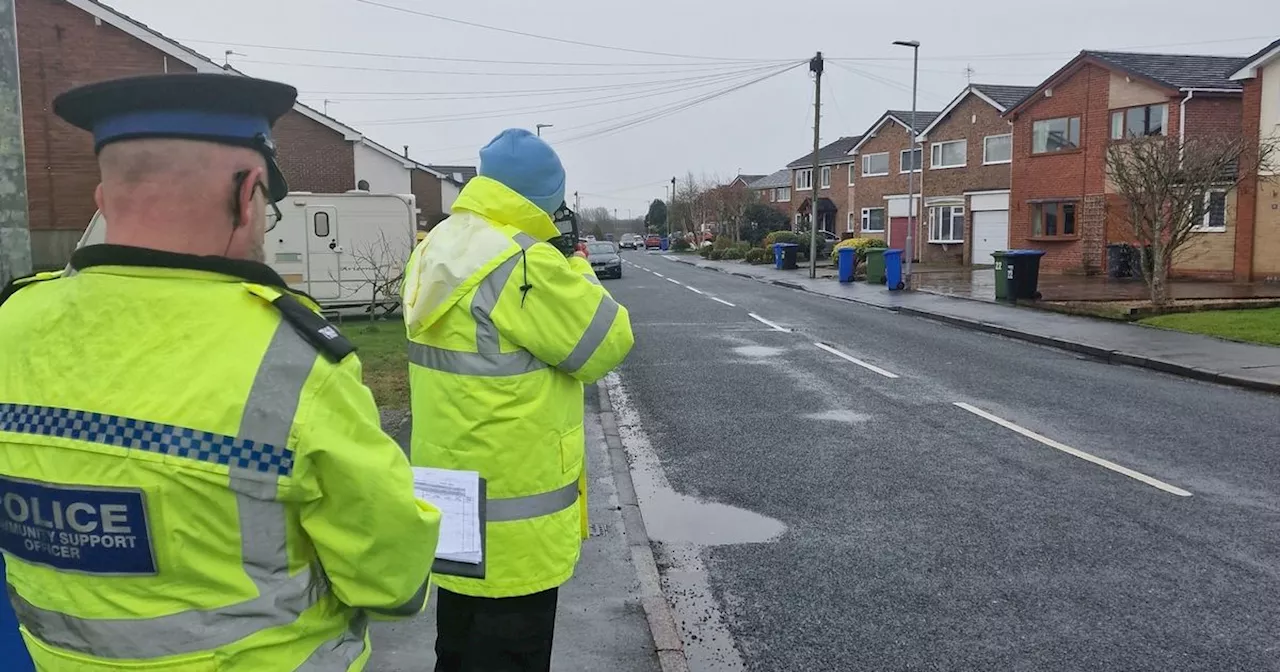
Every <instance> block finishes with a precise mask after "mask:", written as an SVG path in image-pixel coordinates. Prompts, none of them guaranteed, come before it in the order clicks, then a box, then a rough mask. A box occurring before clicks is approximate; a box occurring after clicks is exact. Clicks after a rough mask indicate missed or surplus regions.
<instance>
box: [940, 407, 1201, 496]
mask: <svg viewBox="0 0 1280 672" xmlns="http://www.w3.org/2000/svg"><path fill="white" fill-rule="evenodd" d="M955 405H956V406H959V407H960V408H963V409H964V410H966V411H969V412H970V413H972V414H974V415H976V416H978V417H980V418H983V419H985V420H990V421H991V422H994V423H996V424H997V425H1000V426H1001V427H1004V428H1005V429H1012V430H1013V431H1015V432H1017V433H1019V434H1021V435H1023V436H1025V437H1027V438H1029V439H1035V440H1036V441H1039V442H1040V443H1043V444H1044V445H1046V446H1049V447H1050V448H1053V449H1055V450H1060V451H1062V452H1064V453H1066V454H1068V455H1072V456H1075V457H1078V458H1080V459H1082V460H1084V461H1086V462H1092V463H1094V464H1096V465H1098V466H1100V467H1105V468H1107V469H1110V470H1111V471H1114V472H1116V473H1118V474H1124V475H1125V476H1128V477H1129V478H1132V479H1134V480H1135V481H1141V482H1143V483H1146V484H1147V485H1149V486H1151V487H1153V488H1158V489H1160V490H1164V491H1165V492H1167V493H1169V494H1173V495H1177V496H1179V497H1190V496H1191V493H1190V492H1187V491H1186V490H1183V489H1182V488H1179V487H1176V486H1172V485H1169V484H1168V483H1165V482H1164V481H1161V480H1159V479H1155V478H1152V477H1150V476H1148V475H1146V474H1143V473H1140V472H1137V471H1134V470H1132V469H1130V468H1128V467H1122V466H1120V465H1118V464H1116V463H1115V462H1112V461H1110V460H1105V459H1103V458H1101V457H1098V456H1096V455H1090V454H1089V453H1086V452H1084V451H1083V450H1077V449H1075V448H1072V447H1071V446H1068V445H1066V444H1064V443H1059V442H1057V441H1054V440H1053V439H1051V438H1049V437H1047V436H1044V435H1042V434H1037V433H1035V432H1033V431H1031V430H1029V429H1027V428H1026V427H1022V426H1019V425H1016V424H1014V423H1012V422H1009V421H1008V420H1005V419H1004V418H1001V417H999V416H995V415H992V414H990V413H988V412H986V411H984V410H982V409H980V408H977V407H975V406H971V405H969V404H966V403H964V402H963V401H957V402H955Z"/></svg>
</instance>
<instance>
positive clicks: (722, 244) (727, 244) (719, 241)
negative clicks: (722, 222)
mask: <svg viewBox="0 0 1280 672" xmlns="http://www.w3.org/2000/svg"><path fill="white" fill-rule="evenodd" d="M711 246H712V247H714V248H716V249H717V250H727V249H729V248H731V247H733V239H732V238H730V237H729V236H726V235H724V234H720V235H718V236H716V239H715V242H713V243H711Z"/></svg>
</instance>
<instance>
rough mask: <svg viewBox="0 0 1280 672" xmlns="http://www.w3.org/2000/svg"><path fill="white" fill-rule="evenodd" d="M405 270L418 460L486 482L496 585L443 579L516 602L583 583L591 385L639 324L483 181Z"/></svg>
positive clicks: (474, 183) (540, 221)
mask: <svg viewBox="0 0 1280 672" xmlns="http://www.w3.org/2000/svg"><path fill="white" fill-rule="evenodd" d="M453 211H454V213H455V214H454V215H453V216H452V217H450V218H449V219H446V220H445V221H443V222H441V223H440V224H439V225H438V226H436V228H435V229H433V230H432V231H431V233H430V234H428V235H427V238H426V240H424V241H423V242H422V243H420V244H419V245H418V247H417V248H416V249H415V250H414V252H413V255H412V256H411V257H410V259H409V265H408V269H407V271H406V274H405V286H404V290H403V300H404V305H405V310H404V316H405V323H406V325H407V329H408V336H409V341H410V345H409V360H410V374H409V384H410V388H411V390H412V394H411V396H412V399H413V404H412V407H413V439H412V443H411V446H412V461H413V463H414V464H415V465H420V466H433V467H441V468H446V469H465V470H474V471H478V472H480V475H481V476H483V477H484V478H485V479H487V481H488V483H487V487H488V499H487V509H488V510H487V515H488V524H487V526H486V533H487V535H488V536H487V541H488V548H487V554H486V562H485V565H486V566H485V571H486V574H485V578H484V579H483V580H479V579H467V578H458V577H454V576H443V575H437V576H436V577H434V580H435V581H436V583H438V584H439V585H440V586H442V587H444V588H446V589H448V590H451V591H454V592H457V593H462V594H465V595H476V596H482V597H513V596H518V595H529V594H532V593H536V592H540V591H543V590H547V589H550V588H554V587H556V586H559V585H560V584H562V583H564V582H565V581H567V580H568V579H569V577H570V576H572V575H573V568H574V565H575V564H577V561H578V553H579V551H580V549H581V544H582V538H583V536H584V530H585V528H586V493H585V489H584V486H585V483H586V481H585V476H584V471H583V466H584V465H583V462H584V457H585V451H584V448H585V445H584V438H583V383H590V382H594V381H596V380H599V379H600V378H602V377H604V375H605V374H606V373H608V372H609V371H610V370H612V369H613V368H614V367H616V366H617V365H618V364H620V363H621V362H622V360H623V359H624V358H625V357H626V356H627V353H628V352H630V350H631V346H632V335H631V321H630V318H629V317H628V316H627V311H626V309H625V308H623V307H621V306H619V305H618V304H617V303H616V302H615V301H614V300H613V298H612V297H610V296H609V293H608V292H607V291H605V290H604V288H603V287H601V286H600V283H599V282H598V281H596V278H595V273H593V272H592V270H591V265H590V264H589V263H588V262H586V261H585V260H583V259H581V258H576V257H574V258H570V259H565V257H564V255H563V254H561V253H560V251H559V250H557V249H556V248H555V247H553V246H551V245H548V244H546V243H545V241H547V240H549V239H551V238H553V237H555V236H557V235H559V232H558V231H557V230H556V228H555V225H554V224H553V223H552V222H551V218H550V217H548V216H547V214H546V213H544V212H543V211H542V210H540V209H538V207H537V206H535V205H533V204H532V203H530V202H529V201H528V200H526V199H525V198H524V197H522V196H520V195H519V194H517V193H515V192H514V191H512V190H510V189H508V188H507V187H505V186H503V185H502V184H500V183H498V182H496V181H494V180H491V179H488V178H485V177H477V178H475V179H473V180H471V181H470V182H469V183H468V184H467V186H466V187H465V188H464V189H463V190H462V193H461V194H459V196H458V200H457V202H455V203H454V205H453Z"/></svg>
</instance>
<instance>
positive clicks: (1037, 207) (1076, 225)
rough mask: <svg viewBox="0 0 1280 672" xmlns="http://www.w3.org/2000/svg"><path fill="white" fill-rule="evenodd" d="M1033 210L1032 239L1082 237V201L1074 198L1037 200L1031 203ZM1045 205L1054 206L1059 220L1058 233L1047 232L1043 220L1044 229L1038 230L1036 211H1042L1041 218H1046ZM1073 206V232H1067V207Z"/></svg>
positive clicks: (1057, 220)
mask: <svg viewBox="0 0 1280 672" xmlns="http://www.w3.org/2000/svg"><path fill="white" fill-rule="evenodd" d="M1029 205H1030V206H1031V207H1030V211H1031V236H1030V238H1031V239H1032V240H1077V239H1079V238H1080V202H1079V201H1077V200H1074V199H1064V200H1060V201H1036V202H1033V203H1030V204H1029ZM1045 206H1053V207H1054V217H1055V220H1056V222H1057V224H1056V228H1057V229H1058V232H1056V233H1045V232H1044V231H1043V226H1044V225H1043V221H1042V222H1041V228H1042V230H1041V231H1040V232H1039V233H1037V232H1036V212H1037V211H1039V212H1040V213H1041V220H1043V219H1044V217H1043V213H1044V208H1045ZM1066 206H1071V229H1072V231H1071V233H1065V231H1066V222H1067V217H1066V214H1067V208H1066Z"/></svg>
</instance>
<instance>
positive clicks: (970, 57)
mask: <svg viewBox="0 0 1280 672" xmlns="http://www.w3.org/2000/svg"><path fill="white" fill-rule="evenodd" d="M1274 37H1275V36H1274V35H1256V36H1251V37H1232V38H1226V39H1220V40H1196V41H1192V42H1165V43H1162V44H1141V45H1137V46H1130V47H1107V49H1106V51H1136V50H1139V49H1161V48H1164V47H1191V46H1196V45H1201V44H1226V43H1229V42H1244V41H1247V40H1271V39H1274ZM1079 53H1080V52H1079V51H1027V52H1007V53H995V54H960V55H955V54H951V55H942V56H927V55H926V56H921V57H920V60H922V61H982V60H998V61H1003V60H1014V59H1022V60H1026V59H1030V60H1037V59H1045V60H1049V59H1057V58H1065V57H1071V56H1075V55H1077V54H1079ZM827 60H829V61H910V60H911V58H910V57H904V56H879V57H843V58H828V59H827Z"/></svg>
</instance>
